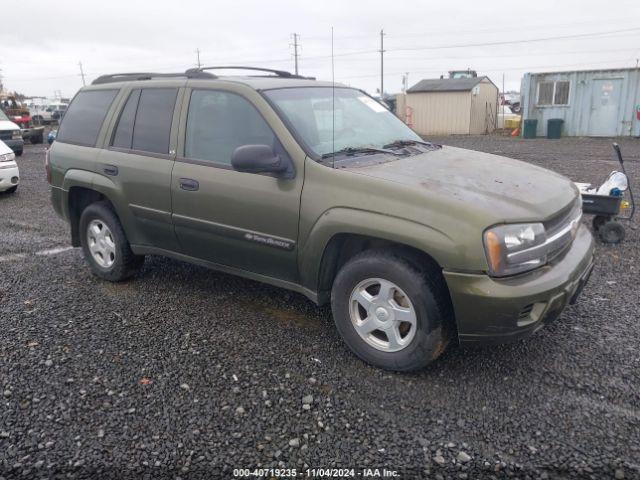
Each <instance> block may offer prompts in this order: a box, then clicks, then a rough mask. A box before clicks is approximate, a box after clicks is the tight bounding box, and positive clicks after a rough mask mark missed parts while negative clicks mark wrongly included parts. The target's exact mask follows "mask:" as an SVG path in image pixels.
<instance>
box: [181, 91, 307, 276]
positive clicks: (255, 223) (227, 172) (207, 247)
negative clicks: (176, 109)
mask: <svg viewBox="0 0 640 480" xmlns="http://www.w3.org/2000/svg"><path fill="white" fill-rule="evenodd" d="M227 88H231V87H227ZM251 94H252V95H253V96H254V98H253V101H249V99H248V97H245V96H244V95H243V94H240V93H238V92H234V91H229V90H222V89H211V88H206V87H203V88H201V89H199V88H194V89H193V90H188V91H187V92H186V93H185V98H184V100H183V105H184V106H183V114H182V117H183V118H182V120H181V128H180V131H181V133H180V136H179V140H180V142H179V143H180V151H179V153H180V155H179V156H178V157H177V159H176V163H175V166H174V169H173V179H172V186H171V193H172V197H173V222H174V225H175V230H176V234H177V236H178V239H179V241H180V244H181V246H182V248H183V251H184V253H185V254H187V255H189V256H191V257H195V258H199V259H203V260H207V261H210V262H214V263H216V264H219V265H225V266H230V267H234V268H238V269H242V270H246V271H250V272H254V273H259V274H263V275H267V276H269V277H273V278H278V279H281V280H287V281H295V280H296V279H297V263H296V256H297V238H298V218H299V212H300V193H301V190H302V182H303V177H304V171H303V162H304V157H300V156H299V154H298V152H294V153H292V150H294V147H292V146H290V143H289V142H290V141H292V139H291V138H289V137H290V135H287V132H286V131H282V125H281V124H280V125H278V131H279V132H280V137H279V136H278V135H276V133H275V132H274V129H273V128H272V125H273V124H274V123H276V120H275V119H276V118H277V117H276V116H275V113H274V112H273V110H271V109H270V107H268V105H267V104H266V102H265V101H264V99H262V98H261V97H260V96H259V94H257V93H256V92H255V91H251V92H248V93H246V95H251ZM265 117H268V118H269V119H270V121H271V124H270V123H269V122H268V121H267V120H266V118H265ZM255 144H266V145H269V146H271V147H272V148H273V149H274V150H275V152H276V153H277V154H279V155H281V156H286V157H287V159H288V160H290V161H292V162H293V164H294V168H295V169H296V174H295V176H294V178H290V179H284V178H278V177H275V176H271V175H266V174H252V173H244V172H238V171H235V170H233V168H232V167H231V155H232V153H233V151H234V150H235V149H236V148H237V147H239V146H241V145H255ZM283 145H287V146H288V150H287V149H285V147H284V146H283ZM294 157H295V158H294Z"/></svg>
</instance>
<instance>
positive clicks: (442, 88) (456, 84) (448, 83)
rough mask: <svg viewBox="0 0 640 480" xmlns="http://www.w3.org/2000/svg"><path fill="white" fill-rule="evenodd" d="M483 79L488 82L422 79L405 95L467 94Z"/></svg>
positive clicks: (458, 79)
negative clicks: (425, 93) (421, 93)
mask: <svg viewBox="0 0 640 480" xmlns="http://www.w3.org/2000/svg"><path fill="white" fill-rule="evenodd" d="M485 79H486V80H489V77H473V78H430V79H424V80H420V81H419V82H418V83H416V84H415V85H414V86H413V87H411V88H410V89H408V90H407V93H419V92H467V91H470V90H471V89H472V88H473V87H475V86H476V85H477V84H479V83H480V82H482V81H483V80H485ZM489 82H491V80H489ZM491 83H493V82H491Z"/></svg>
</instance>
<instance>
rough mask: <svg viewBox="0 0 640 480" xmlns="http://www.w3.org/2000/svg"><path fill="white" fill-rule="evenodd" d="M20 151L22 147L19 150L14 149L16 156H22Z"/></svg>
mask: <svg viewBox="0 0 640 480" xmlns="http://www.w3.org/2000/svg"><path fill="white" fill-rule="evenodd" d="M22 152H23V150H22V149H20V150H16V151H15V154H16V157H21V156H22Z"/></svg>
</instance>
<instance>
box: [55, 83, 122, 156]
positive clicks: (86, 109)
mask: <svg viewBox="0 0 640 480" xmlns="http://www.w3.org/2000/svg"><path fill="white" fill-rule="evenodd" d="M117 93H118V90H85V91H82V92H80V93H78V94H77V95H76V96H75V98H74V99H73V102H71V105H69V108H68V109H67V112H66V114H65V116H64V120H63V121H62V124H61V125H60V129H59V131H58V136H57V138H56V141H58V142H66V143H76V144H79V145H87V146H90V147H93V146H95V144H96V141H97V140H98V135H99V134H100V127H102V122H104V119H105V117H106V116H107V111H108V110H109V107H110V106H111V103H112V102H113V99H114V98H116V94H117Z"/></svg>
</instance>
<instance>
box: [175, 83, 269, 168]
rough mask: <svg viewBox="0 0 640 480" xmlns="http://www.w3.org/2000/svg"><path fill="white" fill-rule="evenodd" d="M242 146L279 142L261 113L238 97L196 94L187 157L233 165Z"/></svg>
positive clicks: (206, 92)
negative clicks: (232, 157) (235, 152)
mask: <svg viewBox="0 0 640 480" xmlns="http://www.w3.org/2000/svg"><path fill="white" fill-rule="evenodd" d="M241 145H269V146H271V147H272V148H274V150H276V151H279V150H280V146H279V142H278V141H277V140H276V137H275V135H274V133H273V131H272V130H271V128H270V127H269V125H268V124H267V122H266V121H265V120H264V119H263V118H262V116H261V115H260V114H259V113H258V111H257V110H256V109H255V108H254V107H253V105H251V104H250V103H249V102H248V101H247V100H245V99H244V98H242V97H241V96H239V95H236V94H233V93H227V92H220V91H214V90H194V91H193V93H192V94H191V99H190V101H189V112H188V115H187V132H186V138H185V149H184V150H185V151H184V154H185V157H187V158H193V159H198V160H210V161H212V162H216V163H222V164H226V165H230V164H231V154H232V153H233V151H234V150H235V149H236V148H237V147H239V146H241Z"/></svg>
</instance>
